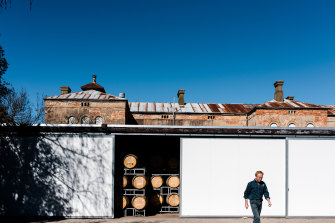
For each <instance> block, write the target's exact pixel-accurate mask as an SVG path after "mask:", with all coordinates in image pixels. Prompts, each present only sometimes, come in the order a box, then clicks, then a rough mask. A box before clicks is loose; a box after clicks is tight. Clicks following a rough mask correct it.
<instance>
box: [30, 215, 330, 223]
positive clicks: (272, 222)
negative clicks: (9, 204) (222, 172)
mask: <svg viewBox="0 0 335 223" xmlns="http://www.w3.org/2000/svg"><path fill="white" fill-rule="evenodd" d="M34 222H40V221H34ZM52 222H57V223H58V222H59V223H116V222H120V223H193V222H194V223H252V218H179V216H178V215H176V214H158V215H155V216H149V217H123V218H116V219H66V220H61V221H52ZM261 222H262V223H335V218H289V219H285V218H262V219H261Z"/></svg>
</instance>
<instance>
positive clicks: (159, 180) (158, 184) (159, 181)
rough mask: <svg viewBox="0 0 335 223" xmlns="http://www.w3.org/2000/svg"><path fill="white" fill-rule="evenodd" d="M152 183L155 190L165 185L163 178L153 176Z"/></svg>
mask: <svg viewBox="0 0 335 223" xmlns="http://www.w3.org/2000/svg"><path fill="white" fill-rule="evenodd" d="M150 181H151V185H152V187H154V188H159V187H161V186H162V185H163V178H162V177H161V176H152V177H151V180H150Z"/></svg>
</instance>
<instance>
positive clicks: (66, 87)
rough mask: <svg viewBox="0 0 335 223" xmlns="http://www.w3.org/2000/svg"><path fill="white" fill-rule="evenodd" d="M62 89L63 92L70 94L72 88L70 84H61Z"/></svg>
mask: <svg viewBox="0 0 335 223" xmlns="http://www.w3.org/2000/svg"><path fill="white" fill-rule="evenodd" d="M60 91H61V94H69V93H71V88H70V87H69V86H61V87H60Z"/></svg>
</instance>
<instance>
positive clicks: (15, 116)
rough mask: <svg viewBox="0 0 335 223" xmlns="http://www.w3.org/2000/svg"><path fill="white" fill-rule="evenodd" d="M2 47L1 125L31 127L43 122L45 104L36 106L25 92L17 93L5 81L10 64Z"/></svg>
mask: <svg viewBox="0 0 335 223" xmlns="http://www.w3.org/2000/svg"><path fill="white" fill-rule="evenodd" d="M4 56H5V54H4V50H3V49H2V47H1V46H0V123H6V124H9V125H31V124H40V123H42V122H43V116H44V115H43V114H44V108H43V103H39V99H38V102H37V104H36V105H35V106H34V105H33V104H32V103H31V102H30V101H29V99H28V95H27V92H26V91H25V90H23V89H22V90H21V91H16V90H15V89H14V88H13V87H11V86H10V85H9V83H7V82H6V81H5V80H4V79H3V75H4V74H5V72H6V70H7V68H8V63H7V60H6V58H5V57H4Z"/></svg>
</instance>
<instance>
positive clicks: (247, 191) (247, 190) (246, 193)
mask: <svg viewBox="0 0 335 223" xmlns="http://www.w3.org/2000/svg"><path fill="white" fill-rule="evenodd" d="M250 191H251V185H250V183H248V185H247V188H246V189H245V191H244V196H243V197H244V206H245V208H246V209H248V207H249V204H248V197H249V194H250Z"/></svg>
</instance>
